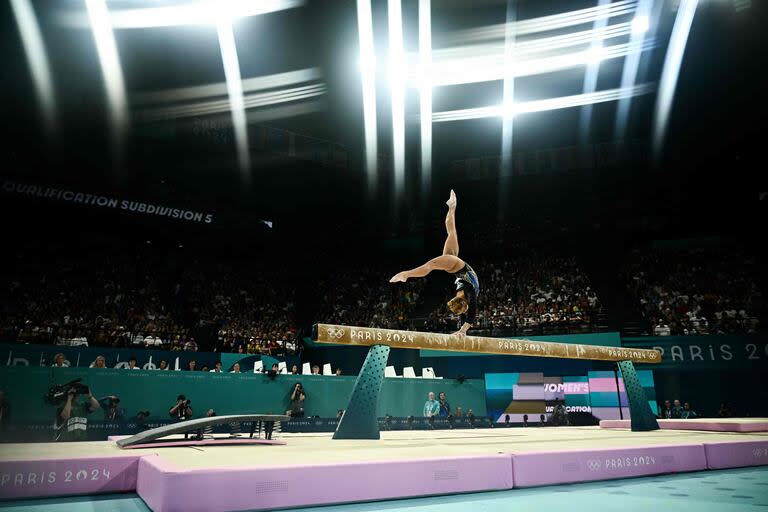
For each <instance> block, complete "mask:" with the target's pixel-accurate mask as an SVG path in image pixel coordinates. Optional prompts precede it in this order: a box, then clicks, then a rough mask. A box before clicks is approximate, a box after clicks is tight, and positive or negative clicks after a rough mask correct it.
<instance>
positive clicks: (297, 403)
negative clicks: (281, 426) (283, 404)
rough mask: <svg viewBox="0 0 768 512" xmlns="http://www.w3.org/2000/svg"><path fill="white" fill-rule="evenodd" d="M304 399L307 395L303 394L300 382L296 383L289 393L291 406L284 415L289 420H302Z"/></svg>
mask: <svg viewBox="0 0 768 512" xmlns="http://www.w3.org/2000/svg"><path fill="white" fill-rule="evenodd" d="M306 399H307V394H306V393H304V387H303V386H302V385H301V382H297V383H296V384H295V385H294V386H293V390H292V391H291V405H290V406H289V407H288V410H287V411H286V412H285V413H286V414H288V415H289V416H290V417H291V418H303V417H304V400H306Z"/></svg>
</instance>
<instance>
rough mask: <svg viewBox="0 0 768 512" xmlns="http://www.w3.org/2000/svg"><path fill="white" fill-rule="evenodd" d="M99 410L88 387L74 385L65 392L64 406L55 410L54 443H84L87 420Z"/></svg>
mask: <svg viewBox="0 0 768 512" xmlns="http://www.w3.org/2000/svg"><path fill="white" fill-rule="evenodd" d="M98 409H101V405H99V402H98V400H96V398H94V396H93V393H91V390H90V388H88V386H84V385H82V384H79V383H77V384H74V385H72V386H71V387H70V388H69V389H68V390H67V398H66V402H64V405H63V406H62V407H61V408H59V409H57V410H56V425H55V426H56V437H55V440H56V441H84V440H85V439H87V437H88V436H87V430H88V418H87V416H88V415H89V414H91V413H92V412H94V411H96V410H98Z"/></svg>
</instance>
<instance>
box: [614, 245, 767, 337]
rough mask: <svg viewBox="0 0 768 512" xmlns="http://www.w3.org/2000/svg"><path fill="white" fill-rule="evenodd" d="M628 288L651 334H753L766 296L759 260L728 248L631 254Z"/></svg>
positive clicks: (628, 269) (626, 274)
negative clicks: (758, 276) (760, 282)
mask: <svg viewBox="0 0 768 512" xmlns="http://www.w3.org/2000/svg"><path fill="white" fill-rule="evenodd" d="M623 272H624V279H625V281H626V283H627V288H628V290H629V292H630V294H631V295H632V296H633V298H634V299H635V300H636V301H637V303H638V306H639V308H640V311H641V312H642V314H643V316H644V317H645V319H646V320H647V321H648V322H649V325H650V331H649V333H648V334H652V335H655V336H670V335H689V334H726V333H754V332H756V331H757V328H758V323H759V322H758V318H757V317H758V312H759V311H760V310H761V309H762V308H763V298H762V294H761V292H760V290H759V289H758V287H757V283H756V282H755V280H754V277H753V276H754V275H755V261H754V260H753V259H749V258H746V257H745V256H744V255H742V254H740V253H739V252H738V251H734V250H729V249H685V250H652V251H646V252H642V253H641V252H639V251H635V252H633V253H632V255H631V257H630V259H629V261H628V263H627V264H626V266H625V268H624V270H623Z"/></svg>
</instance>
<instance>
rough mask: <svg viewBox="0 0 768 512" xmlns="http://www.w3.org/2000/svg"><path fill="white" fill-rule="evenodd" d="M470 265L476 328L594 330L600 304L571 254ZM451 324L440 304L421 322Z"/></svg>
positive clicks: (439, 328)
mask: <svg viewBox="0 0 768 512" xmlns="http://www.w3.org/2000/svg"><path fill="white" fill-rule="evenodd" d="M474 268H475V270H476V271H477V273H478V275H479V276H480V288H481V290H480V297H479V303H478V315H477V320H478V325H477V328H478V329H481V330H489V331H491V332H493V331H509V330H514V331H515V332H519V333H521V334H526V333H533V332H534V331H535V330H537V329H544V330H546V331H547V332H557V331H561V332H586V331H588V330H591V329H593V328H594V325H595V321H596V314H597V313H598V312H599V311H600V307H601V305H600V302H599V300H598V298H597V295H596V294H595V292H594V290H593V289H592V288H591V287H590V284H589V278H588V277H587V275H586V274H585V273H584V271H583V270H581V268H580V267H579V265H578V264H577V262H576V260H575V258H572V257H562V256H552V255H542V254H537V253H536V252H529V253H528V254H526V255H521V256H510V257H507V258H503V259H501V258H500V259H495V260H486V261H481V262H478V264H477V265H476V266H475V267H474ZM455 324H456V322H455V320H452V319H451V318H449V317H448V316H447V315H446V312H445V307H444V306H442V307H439V308H437V309H435V310H434V311H433V312H432V313H431V314H430V316H429V318H428V319H427V322H426V324H425V326H426V327H427V329H428V330H437V331H448V330H451V329H455V327H456V325H455Z"/></svg>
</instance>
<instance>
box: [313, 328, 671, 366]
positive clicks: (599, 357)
mask: <svg viewBox="0 0 768 512" xmlns="http://www.w3.org/2000/svg"><path fill="white" fill-rule="evenodd" d="M312 341H315V342H317V343H330V344H338V345H359V346H368V347H369V346H373V345H385V346H388V347H392V348H411V349H430V350H445V351H448V352H473V353H476V354H499V355H506V356H529V357H557V358H560V359H587V360H591V361H613V362H619V361H632V362H633V363H660V362H661V352H659V351H658V350H652V349H644V348H623V347H604V346H597V345H582V344H577V343H554V342H551V341H532V340H526V339H518V338H488V337H485V336H455V335H453V334H439V333H432V332H416V331H397V330H392V329H376V328H372V327H354V326H350V325H333V324H315V325H313V326H312Z"/></svg>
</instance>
